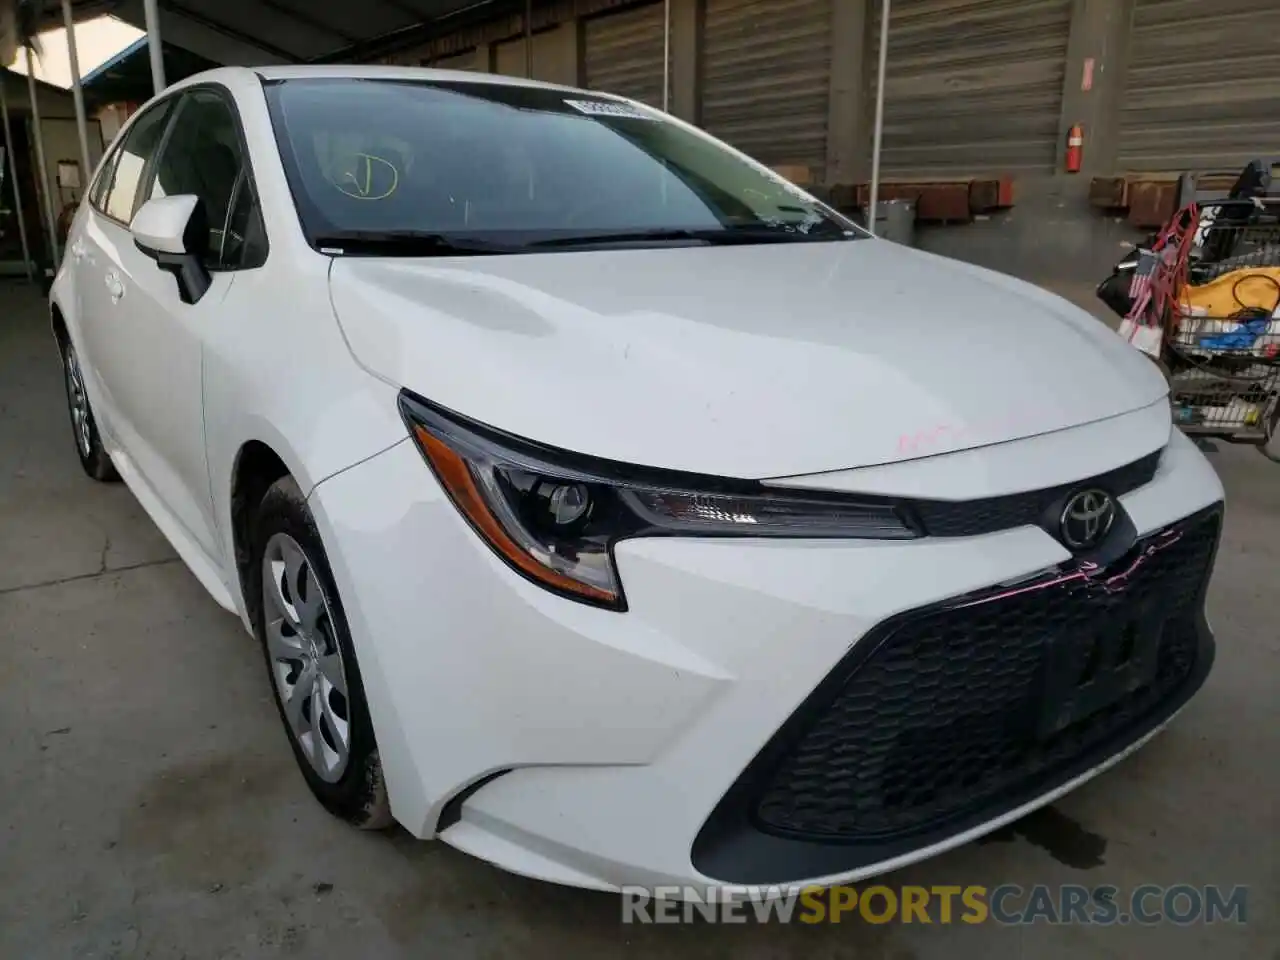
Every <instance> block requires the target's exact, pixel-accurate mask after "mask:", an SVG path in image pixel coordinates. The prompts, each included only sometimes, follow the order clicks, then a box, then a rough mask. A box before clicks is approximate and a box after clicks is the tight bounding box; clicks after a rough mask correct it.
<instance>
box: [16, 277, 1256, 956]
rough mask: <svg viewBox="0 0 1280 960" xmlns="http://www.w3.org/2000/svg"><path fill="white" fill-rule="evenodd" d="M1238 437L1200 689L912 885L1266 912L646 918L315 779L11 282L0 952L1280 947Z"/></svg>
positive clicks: (1230, 455)
mask: <svg viewBox="0 0 1280 960" xmlns="http://www.w3.org/2000/svg"><path fill="white" fill-rule="evenodd" d="M1214 462H1215V464H1216V465H1217V468H1218V470H1219V471H1220V473H1221V474H1222V477H1223V480H1224V482H1225V484H1226V487H1227V490H1228V497H1229V501H1230V508H1229V512H1228V515H1227V530H1226V536H1225V542H1224V544H1223V547H1222V550H1221V553H1220V555H1219V561H1218V568H1217V575H1216V577H1215V579H1214V582H1213V588H1212V598H1211V601H1212V617H1213V622H1214V625H1215V627H1216V629H1217V631H1218V641H1219V655H1218V660H1217V664H1216V666H1215V668H1214V671H1213V673H1212V675H1211V676H1210V678H1209V680H1208V683H1207V685H1206V686H1205V688H1204V690H1203V691H1202V692H1201V694H1200V695H1199V696H1198V697H1197V698H1196V699H1195V700H1194V701H1193V702H1192V703H1191V704H1190V706H1189V707H1188V708H1187V709H1186V710H1185V712H1184V713H1183V714H1182V715H1181V716H1180V717H1179V718H1178V719H1177V720H1176V722H1175V723H1174V724H1173V726H1172V727H1171V728H1170V729H1169V730H1168V731H1166V732H1165V733H1164V734H1163V735H1162V736H1160V737H1159V738H1157V739H1156V740H1155V741H1153V742H1152V743H1151V744H1150V745H1149V746H1147V747H1146V748H1145V749H1144V750H1142V751H1141V752H1139V753H1138V754H1137V755H1135V756H1134V757H1132V758H1130V759H1129V760H1127V761H1125V762H1124V763H1123V764H1121V765H1120V766H1119V767H1117V768H1116V769H1115V770H1113V771H1111V772H1109V773H1107V774H1105V775H1103V776H1102V777H1100V778H1098V779H1097V780H1095V781H1093V782H1092V783H1090V784H1089V785H1087V786H1086V787H1084V788H1082V789H1081V790H1079V791H1077V792H1075V793H1074V794H1072V795H1070V796H1069V797H1067V798H1065V799H1064V800H1062V801H1061V802H1060V803H1058V804H1056V805H1055V806H1054V807H1053V808H1050V809H1049V810H1048V811H1046V812H1043V813H1041V814H1038V815H1036V816H1033V817H1030V818H1028V819H1027V820H1025V821H1023V822H1022V823H1020V824H1019V825H1017V827H1016V828H1015V829H1012V830H1007V831H1005V832H1004V833H1003V834H1002V835H1000V836H999V837H997V838H995V839H994V840H988V841H987V842H984V843H979V844H971V845H969V846H966V847H962V848H960V849H958V850H956V851H954V852H952V853H949V854H947V855H945V856H942V857H939V858H937V859H935V860H933V861H930V862H927V863H924V864H920V865H917V866H916V867H913V868H909V869H907V870H904V871H901V872H900V873H898V874H896V875H895V876H894V877H892V878H890V882H891V883H899V882H900V883H904V884H905V883H911V884H924V885H933V884H941V883H951V884H962V885H967V884H983V885H985V886H987V887H994V886H997V885H999V884H1002V883H1017V884H1020V885H1022V886H1023V887H1029V886H1031V885H1033V884H1037V883H1045V884H1060V883H1080V884H1087V885H1090V886H1092V885H1099V884H1114V885H1116V886H1119V887H1121V888H1124V889H1131V888H1132V887H1134V886H1137V885H1139V884H1142V883H1156V884H1165V885H1169V884H1176V883H1189V884H1193V885H1205V884H1220V885H1224V886H1226V887H1231V886H1235V885H1241V884H1243V885H1248V886H1249V888H1250V892H1249V900H1248V913H1247V922H1246V923H1245V924H1243V925H1235V924H1229V925H1221V924H1219V925H1216V926H1204V925H1193V926H1190V927H1185V928H1182V927H1177V926H1173V925H1163V926H1158V927H1152V928H1140V927H1137V926H1133V925H1129V926H1113V927H1108V928H1099V927H1083V926H1076V927H1050V926H1046V925H1043V924H1039V925H1036V926H1033V927H1021V928H1007V927H999V926H996V925H994V924H986V925H982V926H976V927H969V926H963V925H957V926H947V927H943V926H932V927H924V926H921V925H918V924H916V925H909V926H904V925H898V924H893V925H885V926H872V925H868V924H865V923H862V922H860V921H857V920H856V919H855V920H853V921H848V920H846V922H844V923H842V924H840V925H839V926H832V925H824V926H803V925H799V924H795V925H791V926H781V925H777V924H773V925H768V926H759V925H748V926H721V927H713V926H709V925H707V924H696V925H692V926H679V927H652V926H650V927H635V926H628V927H624V926H622V925H621V924H620V922H619V921H620V916H621V910H620V904H619V900H618V899H617V898H615V897H611V896H606V895H602V894H596V893H587V892H582V891H577V890H570V889H562V888H558V887H554V886H550V885H546V884H541V883H537V882H533V881H530V880H525V879H521V878H519V877H515V876H510V875H508V874H505V873H503V872H501V871H499V870H497V869H495V868H492V867H490V866H488V865H486V864H484V863H481V862H478V861H476V860H473V859H470V858H469V857H467V856H464V855H462V854H460V853H457V852H455V851H453V850H451V849H450V848H448V847H446V846H444V845H442V844H433V843H421V842H417V841H414V840H412V839H410V838H409V837H408V836H407V835H405V834H404V833H403V832H398V833H394V832H393V833H390V834H385V835H384V834H373V835H371V834H365V833H359V832H357V831H354V830H351V829H349V828H347V827H345V826H343V825H342V824H340V823H338V822H336V821H335V820H333V819H331V818H330V817H329V816H328V815H327V814H325V813H324V812H323V811H322V810H321V809H320V807H319V806H318V805H316V804H315V803H314V802H313V801H312V799H311V798H310V796H309V794H308V793H307V792H306V789H305V787H304V785H303V781H302V778H301V776H300V775H299V774H298V772H297V770H296V769H295V767H294V764H293V760H292V757H291V756H290V754H289V751H288V748H287V745H286V742H285V735H284V732H283V731H282V729H281V728H280V724H279V720H278V718H277V716H276V714H275V711H274V708H273V706H272V704H271V701H270V699H269V691H268V687H267V678H266V676H265V674H264V671H263V668H262V661H261V657H260V654H259V652H258V650H257V649H256V648H255V645H254V643H253V642H252V641H251V640H250V639H249V638H248V637H247V636H246V635H245V633H244V632H243V631H242V630H241V628H240V625H239V624H238V623H237V622H236V621H235V620H234V619H233V618H232V617H231V616H229V615H228V614H226V613H224V612H222V611H221V610H220V609H219V608H217V607H216V606H215V605H214V603H213V601H212V600H210V599H209V598H208V597H207V596H206V595H205V594H204V592H203V591H202V589H201V588H200V586H199V585H198V584H197V583H196V581H195V579H194V578H193V577H192V576H191V575H190V574H189V573H188V572H187V570H186V569H185V567H183V565H182V564H181V563H180V562H178V561H177V560H176V559H175V557H174V554H173V552H172V551H171V550H170V548H169V547H168V545H167V544H166V543H165V542H164V541H163V539H162V538H161V536H160V535H159V533H158V532H157V531H156V529H155V528H154V527H153V526H152V524H151V523H150V522H149V520H148V519H147V517H146V516H145V515H144V513H143V511H142V509H141V508H140V507H139V506H138V504H137V503H136V502H135V501H134V499H133V498H132V497H131V496H130V494H129V492H128V491H127V490H126V489H124V488H123V487H121V486H103V485H99V484H94V483H92V482H91V481H89V480H88V479H87V478H86V477H84V476H83V474H82V473H81V472H80V469H79V466H78V465H77V463H76V460H75V454H74V452H73V448H72V440H71V434H70V430H69V427H68V425H67V417H66V412H65V403H64V398H63V393H62V386H61V380H60V369H59V364H58V361H57V358H56V355H55V353H54V349H53V346H52V343H51V341H50V339H49V337H48V336H47V330H46V327H45V324H44V317H43V304H42V302H40V301H39V300H38V298H37V297H36V296H34V295H33V294H32V293H31V292H30V291H29V289H28V288H25V287H22V286H18V285H16V284H0V749H2V750H3V761H2V762H0V957H3V958H14V960H26V958H46V957H47V958H64V957H66V958H70V957H75V958H88V957H120V958H142V957H147V958H175V960H176V958H188V960H197V958H215V957H217V958H240V957H245V958H248V957H277V956H304V957H314V958H321V957H323V958H328V957H339V958H341V957H349V958H359V960H377V958H394V957H406V958H407V957H415V958H417V957H427V956H431V957H448V958H455V957H456V958H471V957H476V958H496V957H503V956H508V955H510V956H521V957H576V956H583V957H592V958H603V957H610V956H619V957H639V956H648V955H652V954H658V953H662V954H665V955H666V956H668V957H672V958H687V960H694V958H699V960H710V958H721V957H724V958H728V957H734V958H742V960H755V958H766V957H768V958H788V957H794V958H805V960H821V958H828V957H842V958H844V957H847V958H885V960H912V958H934V957H938V958H965V957H974V958H978V957H982V958H991V957H1012V956H1026V957H1030V958H1035V960H1049V958H1056V957H1067V956H1071V957H1077V956H1089V957H1117V958H1120V957H1123V958H1129V957H1138V956H1152V957H1156V956H1159V957H1163V958H1169V960H1176V958H1184V957H1185V958H1196V960H1202V958H1204V957H1206V956H1211V957H1213V958H1214V960H1227V958H1232V957H1251V958H1259V957H1271V958H1280V953H1278V952H1277V946H1276V945H1277V944H1280V925H1278V924H1277V916H1276V901H1277V895H1278V894H1280V885H1278V884H1277V860H1278V857H1277V854H1278V853H1280V850H1278V849H1277V836H1280V807H1278V805H1277V801H1276V797H1277V787H1278V786H1280V723H1278V722H1277V721H1278V720H1280V697H1277V687H1278V684H1277V675H1276V668H1277V651H1278V649H1280V629H1278V628H1277V614H1276V604H1277V598H1278V597H1280V593H1278V591H1277V589H1276V587H1277V581H1278V578H1280V563H1278V562H1277V561H1278V559H1280V466H1277V465H1275V464H1271V463H1269V462H1267V461H1265V460H1264V459H1263V458H1262V457H1260V456H1259V455H1258V454H1257V453H1255V452H1254V451H1252V450H1248V449H1241V448H1233V447H1223V448H1222V449H1221V450H1220V451H1219V452H1218V453H1216V454H1215V455H1214ZM655 815H658V814H657V813H656V812H655Z"/></svg>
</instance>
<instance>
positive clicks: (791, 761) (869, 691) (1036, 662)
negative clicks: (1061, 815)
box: [735, 510, 1220, 843]
mask: <svg viewBox="0 0 1280 960" xmlns="http://www.w3.org/2000/svg"><path fill="white" fill-rule="evenodd" d="M1219 523H1220V519H1219V514H1218V512H1217V511H1216V510H1215V511H1213V512H1210V513H1206V514H1202V515H1200V516H1198V517H1196V518H1193V519H1192V520H1191V521H1188V522H1187V523H1186V524H1184V525H1183V526H1181V527H1180V528H1178V529H1176V530H1174V531H1171V532H1168V533H1167V534H1166V535H1164V536H1162V537H1160V538H1152V539H1149V540H1147V541H1144V542H1143V543H1140V544H1139V545H1138V546H1137V547H1135V550H1134V553H1133V554H1131V555H1130V557H1129V558H1127V559H1126V560H1125V561H1123V562H1121V563H1119V564H1116V565H1115V567H1114V568H1113V569H1112V570H1111V571H1109V572H1108V575H1107V576H1098V575H1095V576H1094V577H1093V578H1092V579H1086V578H1083V577H1078V578H1077V579H1074V580H1072V579H1067V580H1065V581H1062V580H1059V581H1055V582H1053V583H1052V584H1049V585H1036V586H1035V587H1033V588H1030V589H1027V588H1022V590H1021V591H1016V590H1015V591H1004V592H1003V593H996V592H993V593H990V594H988V595H986V596H979V597H974V598H968V599H967V600H966V601H964V602H962V603H960V604H953V605H949V606H947V607H945V608H941V609H932V610H927V611H916V612H913V613H910V614H907V615H904V616H901V617H898V618H895V620H893V621H891V622H889V623H887V624H885V625H883V626H882V627H881V628H880V629H878V630H877V631H875V634H874V635H872V636H868V637H866V638H864V639H863V640H862V641H860V642H859V644H858V647H857V649H856V650H855V655H861V659H860V662H859V663H858V664H857V665H856V666H855V667H853V668H852V671H851V672H848V673H847V676H846V678H845V679H844V680H843V681H842V682H839V684H838V686H837V687H836V688H835V689H834V691H833V690H831V689H830V687H827V686H824V688H820V691H821V692H820V693H819V694H815V698H824V699H822V700H821V702H817V703H815V702H813V700H814V699H815V698H811V702H809V703H806V704H805V706H804V707H802V709H801V711H800V714H798V715H797V717H796V718H794V719H793V721H792V722H791V723H789V724H788V725H787V726H786V727H784V730H783V732H782V733H781V734H780V735H779V736H780V738H781V741H782V742H777V743H774V744H771V749H770V750H768V751H766V753H767V754H768V755H769V757H770V758H771V759H770V762H769V767H770V769H769V771H761V770H758V769H757V770H752V771H749V773H750V774H751V775H752V776H751V777H750V781H751V786H750V789H749V792H748V794H749V795H748V796H747V798H746V802H747V806H748V813H749V816H750V819H751V820H752V821H753V823H754V825H755V828H756V829H757V830H760V831H763V832H765V833H769V834H774V835H776V836H779V837H790V838H795V839H803V840H809V841H818V842H855V843H856V842H859V841H864V840H865V841H876V840H883V839H884V838H887V837H891V838H904V837H910V836H913V835H919V834H922V833H928V832H930V831H936V830H937V829H939V828H940V827H941V826H944V825H946V824H947V823H949V822H953V821H954V820H955V819H956V818H957V817H963V816H966V815H969V814H972V813H973V812H974V811H975V810H981V809H982V808H988V809H989V808H992V807H998V806H999V805H1000V804H1001V802H1002V800H1006V799H1007V798H1008V797H1009V796H1011V795H1015V794H1025V793H1026V792H1027V791H1028V790H1030V789H1032V788H1039V789H1040V790H1041V792H1043V790H1044V789H1049V788H1051V787H1052V786H1053V785H1055V784H1056V783H1057V782H1060V781H1061V780H1062V778H1063V771H1064V770H1066V768H1068V767H1070V766H1071V764H1072V763H1073V762H1075V761H1078V760H1080V759H1081V758H1082V757H1087V756H1088V755H1090V754H1092V753H1097V752H1098V751H1100V750H1105V751H1106V752H1108V753H1113V752H1115V751H1116V750H1117V749H1119V748H1121V747H1123V746H1124V745H1126V743H1127V742H1131V741H1132V740H1134V739H1136V738H1137V736H1138V735H1139V734H1140V733H1141V731H1142V729H1145V727H1143V722H1144V721H1146V720H1149V719H1150V717H1151V716H1152V715H1153V714H1156V713H1160V712H1161V711H1167V710H1168V709H1169V706H1168V705H1169V703H1170V702H1171V701H1172V700H1176V699H1177V698H1178V696H1179V694H1180V693H1183V692H1184V690H1185V688H1186V687H1187V686H1188V685H1189V682H1190V680H1191V679H1192V677H1193V674H1194V672H1195V668H1196V666H1197V658H1198V657H1199V656H1200V637H1201V632H1200V616H1201V606H1202V602H1203V601H1202V586H1203V584H1204V581H1205V579H1206V577H1207V575H1208V572H1209V569H1210V567H1211V565H1212V558H1213V553H1214V549H1215V546H1216V543H1217V538H1218V528H1219ZM1131 566H1132V569H1129V568H1130V567H1131ZM1117 571H1120V573H1124V574H1125V575H1124V576H1123V577H1121V576H1120V573H1117ZM1125 571H1127V573H1125ZM1108 576H1109V577H1110V578H1111V579H1110V580H1108ZM867 650H869V651H870V653H869V654H865V653H864V651H867ZM833 679H836V678H833ZM1197 683H1198V681H1197ZM1147 726H1149V724H1148V725H1147ZM762 756H763V755H762ZM744 786H745V783H740V785H739V786H738V787H737V788H735V789H736V790H741V789H742V788H743V787H744Z"/></svg>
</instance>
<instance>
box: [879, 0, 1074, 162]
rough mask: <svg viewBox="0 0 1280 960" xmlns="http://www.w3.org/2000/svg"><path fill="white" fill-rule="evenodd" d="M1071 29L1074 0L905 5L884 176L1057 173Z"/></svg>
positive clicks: (894, 21)
mask: <svg viewBox="0 0 1280 960" xmlns="http://www.w3.org/2000/svg"><path fill="white" fill-rule="evenodd" d="M874 9H875V15H874V16H873V17H868V19H869V20H870V21H871V38H872V39H871V44H870V45H869V47H868V52H869V56H868V58H869V60H871V61H872V64H873V65H872V67H871V69H870V76H871V81H870V83H869V84H868V86H869V87H870V88H871V97H872V98H873V99H872V103H874V96H875V89H874V88H875V86H876V83H875V70H874V59H875V56H876V55H877V53H876V50H877V47H876V44H877V43H878V41H879V35H880V16H879V10H880V5H879V4H878V3H877V4H875V5H874ZM1070 23H1071V0H895V2H894V3H893V6H892V8H891V9H890V14H889V62H888V69H887V72H886V83H885V113H884V117H885V119H884V135H883V137H884V139H883V149H882V153H881V161H880V162H881V169H882V171H883V174H884V175H885V176H888V177H910V176H950V175H957V174H968V173H988V172H999V173H1052V172H1053V170H1054V169H1055V166H1056V163H1057V158H1058V154H1059V153H1060V150H1059V146H1058V121H1059V114H1060V112H1061V106H1062V87H1063V75H1064V71H1065V68H1066V59H1067V37H1068V33H1069V28H1070ZM873 115H874V107H873V106H872V107H871V108H869V109H868V112H867V116H868V118H870V117H872V116H873ZM868 151H869V148H868ZM869 155H870V153H869V152H868V156H869Z"/></svg>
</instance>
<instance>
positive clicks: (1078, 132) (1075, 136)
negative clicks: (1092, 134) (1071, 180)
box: [1067, 123, 1084, 173]
mask: <svg viewBox="0 0 1280 960" xmlns="http://www.w3.org/2000/svg"><path fill="white" fill-rule="evenodd" d="M1083 152H1084V128H1083V127H1081V126H1080V124H1078V123H1075V124H1072V125H1071V129H1070V130H1068V131H1067V173H1079V172H1080V156H1081V154H1082V153H1083Z"/></svg>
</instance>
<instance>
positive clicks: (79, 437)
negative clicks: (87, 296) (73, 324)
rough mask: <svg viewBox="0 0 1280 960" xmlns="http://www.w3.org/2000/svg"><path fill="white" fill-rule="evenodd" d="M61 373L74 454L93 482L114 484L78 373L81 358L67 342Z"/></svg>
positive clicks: (112, 467) (115, 477) (111, 466)
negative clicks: (77, 456) (69, 415)
mask: <svg viewBox="0 0 1280 960" xmlns="http://www.w3.org/2000/svg"><path fill="white" fill-rule="evenodd" d="M62 370H63V375H64V377H63V378H64V380H65V382H66V387H67V410H68V412H69V413H70V414H71V432H72V434H73V435H74V437H75V441H76V453H77V455H79V457H80V466H81V467H82V468H83V469H84V472H85V473H87V474H88V475H89V476H90V477H92V478H93V479H94V480H97V481H99V482H100V483H113V482H115V481H117V480H119V479H120V474H118V473H116V468H115V465H114V464H113V463H112V462H111V456H110V455H109V454H108V453H107V451H106V448H105V447H103V445H102V437H101V436H100V435H99V433H98V424H97V421H96V420H94V418H93V408H92V407H90V406H89V394H88V392H87V391H86V390H85V388H84V374H83V373H82V372H81V370H80V358H79V357H78V356H76V348H75V347H73V346H72V345H71V341H70V340H68V341H67V342H66V343H65V344H63V347H62Z"/></svg>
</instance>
